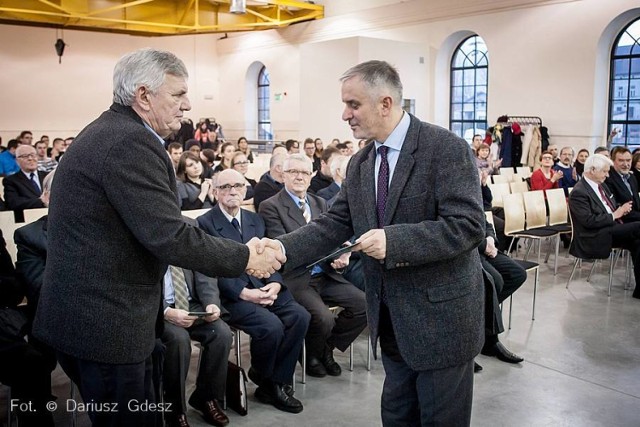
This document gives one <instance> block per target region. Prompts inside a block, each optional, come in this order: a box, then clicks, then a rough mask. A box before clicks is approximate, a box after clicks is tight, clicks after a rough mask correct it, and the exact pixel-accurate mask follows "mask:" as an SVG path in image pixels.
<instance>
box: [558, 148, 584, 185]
mask: <svg viewBox="0 0 640 427" xmlns="http://www.w3.org/2000/svg"><path fill="white" fill-rule="evenodd" d="M572 162H573V148H571V147H562V150H560V158H559V160H558V163H556V164H555V165H554V166H553V170H554V171H560V172H562V178H560V180H558V188H563V189H564V194H565V196H567V197H569V188H572V187H573V186H574V185H576V182H578V173H577V172H576V170H575V168H574V167H573V166H571V164H572Z"/></svg>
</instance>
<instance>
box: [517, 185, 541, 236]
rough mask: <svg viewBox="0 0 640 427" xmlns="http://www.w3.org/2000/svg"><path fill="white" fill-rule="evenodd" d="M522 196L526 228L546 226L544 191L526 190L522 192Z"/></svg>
mask: <svg viewBox="0 0 640 427" xmlns="http://www.w3.org/2000/svg"><path fill="white" fill-rule="evenodd" d="M522 198H523V200H524V209H525V212H526V213H527V229H532V228H540V227H546V225H547V205H546V203H545V201H544V191H543V190H536V191H527V192H526V193H522Z"/></svg>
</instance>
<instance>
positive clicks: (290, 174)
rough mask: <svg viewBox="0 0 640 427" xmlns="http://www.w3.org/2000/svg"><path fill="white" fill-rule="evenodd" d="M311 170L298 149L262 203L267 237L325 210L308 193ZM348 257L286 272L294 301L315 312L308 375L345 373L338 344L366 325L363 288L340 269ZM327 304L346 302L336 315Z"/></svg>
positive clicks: (309, 336) (349, 340)
mask: <svg viewBox="0 0 640 427" xmlns="http://www.w3.org/2000/svg"><path fill="white" fill-rule="evenodd" d="M327 149H328V148H327ZM311 170H312V163H311V161H310V160H309V158H308V157H307V156H305V155H304V154H293V155H291V156H289V157H288V158H287V159H286V160H285V161H284V189H282V190H281V191H280V192H279V193H278V194H276V195H275V196H273V197H271V198H270V199H268V200H265V201H264V202H262V204H261V205H260V215H261V216H262V218H263V219H264V221H265V224H266V227H267V236H268V237H271V238H274V237H277V236H280V235H283V234H285V233H290V232H292V231H294V230H297V229H298V228H300V227H302V226H304V225H306V224H307V223H308V222H309V221H311V220H312V219H316V218H318V217H319V216H320V215H321V214H323V213H325V212H326V210H327V206H326V203H325V201H324V200H323V199H322V198H320V197H318V196H316V195H313V194H308V193H307V189H308V188H309V181H310V179H311V173H312V172H311ZM348 262H349V253H346V254H343V255H342V256H341V257H340V258H338V259H336V260H334V261H333V262H332V263H331V265H323V266H320V265H318V266H316V267H314V268H313V269H311V270H310V269H307V268H305V267H304V266H301V267H298V268H296V269H294V270H291V271H289V272H288V273H286V274H284V275H283V278H284V283H285V285H286V286H287V288H289V289H290V290H291V293H292V294H293V297H294V298H295V300H296V301H297V302H298V303H300V304H301V305H302V306H303V307H304V308H306V309H307V311H308V312H309V313H310V314H311V323H310V324H309V330H308V331H307V336H306V347H307V374H309V375H311V376H314V377H324V376H325V375H327V374H329V375H332V376H337V375H340V374H341V372H342V369H341V368H340V365H339V364H338V363H337V362H336V361H335V360H334V358H333V349H334V348H338V349H339V350H341V351H345V350H346V349H347V348H349V345H350V344H351V343H352V342H353V340H355V339H356V338H357V337H358V335H359V334H360V332H362V330H363V329H364V327H365V326H366V324H367V319H366V316H365V314H366V312H365V311H366V310H365V305H366V303H365V297H364V292H362V291H361V290H360V289H358V288H356V287H355V286H354V285H352V284H351V283H349V282H348V281H347V280H345V279H344V278H343V277H342V275H341V274H339V273H338V272H337V271H336V270H337V269H343V268H344V267H346V265H347V264H348ZM327 305H329V306H340V307H342V309H343V310H342V311H341V312H340V314H338V317H337V319H336V318H335V317H334V315H333V313H332V312H331V311H329V309H328V307H327Z"/></svg>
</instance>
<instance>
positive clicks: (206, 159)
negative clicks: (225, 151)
mask: <svg viewBox="0 0 640 427" xmlns="http://www.w3.org/2000/svg"><path fill="white" fill-rule="evenodd" d="M200 161H201V162H202V168H203V170H202V173H203V176H204V177H205V178H211V177H213V175H214V172H213V170H214V166H213V165H214V163H215V161H216V152H215V151H213V150H212V149H211V148H205V149H203V150H202V151H200Z"/></svg>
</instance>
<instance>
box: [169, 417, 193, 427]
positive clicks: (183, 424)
mask: <svg viewBox="0 0 640 427" xmlns="http://www.w3.org/2000/svg"><path fill="white" fill-rule="evenodd" d="M167 427H189V421H187V416H186V415H185V414H180V415H178V416H177V417H175V418H172V419H169V420H167Z"/></svg>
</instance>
